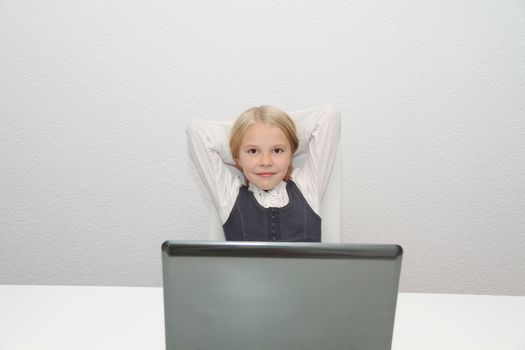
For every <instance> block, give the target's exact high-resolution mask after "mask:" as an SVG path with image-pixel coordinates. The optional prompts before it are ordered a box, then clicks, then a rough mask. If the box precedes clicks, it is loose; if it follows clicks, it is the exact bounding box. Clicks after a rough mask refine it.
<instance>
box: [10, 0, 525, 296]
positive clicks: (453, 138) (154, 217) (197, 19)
mask: <svg viewBox="0 0 525 350" xmlns="http://www.w3.org/2000/svg"><path fill="white" fill-rule="evenodd" d="M0 68H1V69H0V116H1V122H2V123H1V124H2V128H1V131H0V161H1V172H0V180H1V199H0V283H1V284H82V285H83V284H86V285H129V286H159V285H160V284H161V272H160V245H161V243H162V242H163V241H164V240H166V239H204V238H206V231H207V210H208V209H207V205H208V204H207V197H206V194H205V192H204V189H203V187H202V186H201V184H200V182H199V180H198V178H197V175H196V172H195V171H194V169H193V168H192V165H191V163H190V161H189V158H188V156H187V152H186V146H185V142H186V141H185V134H184V129H185V127H186V126H187V125H188V124H189V123H190V121H191V120H192V119H193V118H197V117H199V118H209V119H217V120H219V119H231V118H234V117H236V116H237V115H238V114H239V113H240V112H242V111H243V110H244V109H245V108H247V107H249V106H252V105H258V104H266V103H269V104H273V105H276V106H278V107H280V108H283V109H285V110H296V109H303V108H309V107H315V106H317V105H319V104H322V103H324V102H331V103H333V104H335V105H336V106H337V107H338V108H339V109H340V110H341V111H342V114H343V117H344V119H343V123H344V125H343V136H342V144H343V148H344V156H343V158H344V160H343V161H344V176H343V178H344V185H343V187H344V192H343V194H342V195H343V208H342V211H343V218H342V225H343V227H342V228H343V232H344V240H345V241H347V242H393V243H399V244H401V245H403V247H404V248H405V258H404V267H403V268H404V270H403V276H402V281H401V289H402V291H407V292H448V293H477V294H515V295H525V254H524V251H525V215H524V212H525V147H524V146H525V118H524V116H525V4H524V3H523V1H518V0H515V1H461V2H458V1H452V0H450V1H439V2H420V1H401V2H392V1H369V2H364V1H339V2H336V1H334V2H330V3H323V2H320V1H306V0H304V1H288V2H285V3H283V4H280V5H277V2H274V4H273V5H272V4H268V3H267V2H266V1H230V2H222V3H221V2H214V1H197V2H195V1H190V0H185V1H176V2H173V1H112V2H107V1H100V0H95V1H89V2H87V1H78V2H74V1H47V2H39V1H23V0H22V1H20V0H18V1H2V2H0Z"/></svg>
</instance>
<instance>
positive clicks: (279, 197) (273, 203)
mask: <svg viewBox="0 0 525 350" xmlns="http://www.w3.org/2000/svg"><path fill="white" fill-rule="evenodd" d="M248 190H249V191H251V192H253V195H254V197H255V199H256V200H257V202H258V203H259V204H260V205H261V206H263V207H265V208H270V207H275V208H282V207H284V206H285V205H286V204H288V201H289V199H288V192H287V191H286V182H284V181H281V182H280V183H279V184H278V185H277V186H275V187H274V188H272V189H271V190H269V191H265V190H261V189H260V188H259V187H257V186H255V185H254V184H252V183H250V184H249V185H248Z"/></svg>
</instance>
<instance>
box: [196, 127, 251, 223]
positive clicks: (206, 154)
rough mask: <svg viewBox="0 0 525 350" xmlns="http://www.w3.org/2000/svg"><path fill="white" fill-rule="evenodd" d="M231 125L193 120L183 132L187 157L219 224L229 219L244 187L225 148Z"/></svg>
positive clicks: (228, 151) (227, 149) (240, 176)
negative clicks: (192, 164)
mask: <svg viewBox="0 0 525 350" xmlns="http://www.w3.org/2000/svg"><path fill="white" fill-rule="evenodd" d="M231 125H232V124H231V123H221V122H209V121H204V120H195V121H194V122H193V123H192V125H191V126H190V127H189V128H188V129H187V130H186V134H187V136H188V149H189V153H190V157H191V159H192V160H193V163H194V164H195V167H196V168H197V172H198V173H199V175H200V177H201V179H202V182H203V183H204V186H205V187H206V189H207V191H208V193H209V194H210V196H211V199H212V201H213V204H214V205H215V207H216V208H217V210H218V212H219V216H220V219H221V222H222V223H224V222H226V220H227V219H228V216H229V215H230V212H231V210H232V208H233V205H234V204H235V200H236V198H237V194H238V192H239V188H240V187H241V186H242V184H243V180H242V175H241V174H240V172H238V171H237V170H236V169H235V168H234V167H233V163H234V162H233V159H232V157H231V152H230V150H229V146H228V145H229V141H228V140H229V134H230V129H231Z"/></svg>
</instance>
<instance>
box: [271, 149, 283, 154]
mask: <svg viewBox="0 0 525 350" xmlns="http://www.w3.org/2000/svg"><path fill="white" fill-rule="evenodd" d="M273 152H274V153H283V152H284V149H282V148H276V149H274V150H273Z"/></svg>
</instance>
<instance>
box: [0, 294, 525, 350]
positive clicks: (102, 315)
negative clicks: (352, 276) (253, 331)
mask: <svg viewBox="0 0 525 350" xmlns="http://www.w3.org/2000/svg"><path fill="white" fill-rule="evenodd" d="M162 298H163V296H162V289H161V288H127V287H65V286H0V349H1V350H18V349H52V350H62V349H67V350H73V349H89V350H92V349H97V350H99V349H100V350H101V349H126V350H133V349H148V350H164V348H165V343H164V318H163V299H162ZM392 349H393V350H411V349H414V350H416V349H417V350H422V349H425V350H433V349H436V350H438V349H439V350H444V349H446V350H455V349H458V350H459V349H461V350H466V349H475V350H484V349H487V350H489V349H490V350H524V349H525V297H507V296H477V295H452V294H411V293H400V294H399V298H398V306H397V313H396V324H395V328H394V339H393V345H392Z"/></svg>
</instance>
